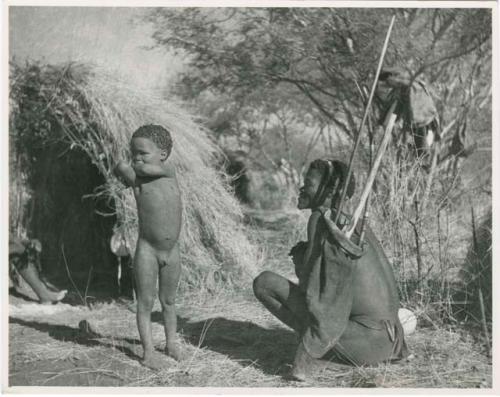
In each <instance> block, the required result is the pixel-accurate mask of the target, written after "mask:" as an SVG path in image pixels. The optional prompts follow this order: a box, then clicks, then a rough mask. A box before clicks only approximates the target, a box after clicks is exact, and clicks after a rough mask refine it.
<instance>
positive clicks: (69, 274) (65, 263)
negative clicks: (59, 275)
mask: <svg viewBox="0 0 500 397" xmlns="http://www.w3.org/2000/svg"><path fill="white" fill-rule="evenodd" d="M61 252H62V256H63V260H64V266H65V267H66V273H67V274H68V278H69V281H71V284H72V285H73V287H74V288H75V290H76V292H77V293H78V296H80V299H81V300H82V303H83V304H84V305H85V306H87V304H86V303H85V299H84V298H83V296H82V294H81V293H80V290H79V289H78V287H77V286H76V284H75V282H74V281H73V277H71V273H70V271H69V267H68V262H67V261H66V255H65V254H64V243H62V244H61Z"/></svg>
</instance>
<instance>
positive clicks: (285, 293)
mask: <svg viewBox="0 0 500 397" xmlns="http://www.w3.org/2000/svg"><path fill="white" fill-rule="evenodd" d="M253 291H254V294H255V296H256V297H257V299H258V300H259V301H261V302H262V304H263V305H264V306H265V307H266V308H267V309H268V310H269V311H270V312H271V313H272V314H273V315H274V316H276V317H277V318H278V319H279V320H281V321H282V322H283V323H285V324H286V325H288V326H289V327H290V328H292V329H293V330H295V331H296V332H298V333H299V334H302V333H303V332H304V330H305V329H306V327H307V324H308V317H309V315H308V310H307V305H306V298H305V294H304V292H302V291H301V290H300V289H299V287H298V286H297V285H296V284H294V283H292V282H291V281H289V280H287V279H286V278H284V277H281V276H280V275H278V274H276V273H273V272H270V271H265V272H262V273H261V274H260V275H259V276H257V277H256V278H255V280H254V282H253Z"/></svg>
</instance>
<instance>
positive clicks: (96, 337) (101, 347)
mask: <svg viewBox="0 0 500 397" xmlns="http://www.w3.org/2000/svg"><path fill="white" fill-rule="evenodd" d="M178 307H179V310H178V314H179V327H178V328H179V334H180V340H181V344H182V347H183V349H184V351H185V353H186V360H185V361H183V362H181V363H177V362H175V361H173V360H172V359H170V358H168V357H166V356H165V358H164V360H165V361H164V364H165V367H164V368H163V369H162V370H160V371H159V372H155V371H151V370H149V369H147V368H144V367H142V366H141V365H140V363H139V361H138V358H139V355H140V354H141V348H140V344H139V336H138V332H137V328H136V325H135V315H134V313H132V312H131V311H129V310H128V309H127V306H126V305H123V304H118V303H111V304H109V303H108V304H96V305H95V306H94V307H93V308H92V309H89V308H86V307H83V306H71V305H68V304H62V303H60V304H57V305H53V306H41V305H38V304H36V303H33V302H29V301H25V300H23V299H22V298H20V297H13V296H11V301H10V324H9V363H10V368H9V385H10V386H27V385H37V386H83V387H85V386H168V387H171V386H175V387H189V386H197V387H200V386H201V387H204V386H210V387H226V386H228V387H283V386H288V387H290V386H292V387H310V386H314V387H404V388H414V387H436V388H439V387H452V388H454V387H457V388H478V387H480V388H484V387H486V388H488V387H491V384H492V379H491V376H492V375H491V361H490V360H489V359H488V358H487V357H486V356H485V355H484V354H482V353H480V352H479V351H478V350H479V348H478V346H477V345H476V344H475V343H474V341H473V340H472V338H471V337H468V336H467V334H464V333H458V332H455V331H452V330H451V329H432V328H421V327H420V328H419V329H418V330H417V332H416V333H415V334H413V335H411V336H409V337H408V338H407V342H408V345H409V347H410V349H411V351H412V352H413V355H414V357H413V358H412V359H411V360H405V361H402V362H400V363H397V364H387V365H385V364H384V365H380V366H377V367H369V368H350V367H335V366H332V367H330V368H326V369H323V370H322V371H319V372H318V373H317V375H316V376H315V377H314V379H312V380H311V381H310V382H308V383H297V382H291V381H288V380H286V378H285V375H286V373H287V371H288V370H289V368H290V363H291V360H292V358H293V353H294V348H295V345H296V343H297V339H296V336H295V335H294V333H292V332H291V331H290V330H289V329H288V328H286V327H284V326H282V325H281V324H280V323H279V322H278V321H276V320H275V319H274V318H272V317H271V316H270V315H268V314H267V313H266V312H265V311H264V310H263V309H262V308H261V307H260V305H259V304H258V303H257V302H256V301H255V299H254V298H253V297H252V295H251V291H249V290H247V291H242V292H239V293H238V294H234V293H233V294H230V293H227V292H224V291H221V292H220V293H219V294H217V293H215V294H212V296H211V297H210V299H208V298H206V295H205V294H202V293H200V294H199V296H196V295H190V296H186V297H182V296H181V297H180V299H179V305H178ZM152 319H153V333H154V339H155V343H157V349H158V350H161V349H162V347H163V345H162V344H163V343H164V337H163V328H162V326H161V323H160V321H161V313H160V311H159V306H155V310H154V312H153V315H152ZM82 320H87V321H88V323H89V324H91V326H92V328H93V331H95V333H93V334H92V333H88V332H85V331H82V330H81V329H80V328H79V323H80V322H81V321H82ZM159 354H160V353H159Z"/></svg>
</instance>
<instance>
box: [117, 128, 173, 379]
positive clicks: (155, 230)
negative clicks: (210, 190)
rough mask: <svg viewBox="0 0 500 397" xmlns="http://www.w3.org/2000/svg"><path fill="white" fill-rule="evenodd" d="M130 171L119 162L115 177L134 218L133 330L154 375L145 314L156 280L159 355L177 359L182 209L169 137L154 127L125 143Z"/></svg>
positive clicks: (156, 364)
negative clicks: (129, 193)
mask: <svg viewBox="0 0 500 397" xmlns="http://www.w3.org/2000/svg"><path fill="white" fill-rule="evenodd" d="M130 149H131V152H132V165H131V166H130V165H128V164H126V163H125V162H123V161H121V162H120V163H119V164H118V165H117V166H116V170H115V172H116V174H117V176H119V177H120V178H121V179H122V181H123V182H124V183H125V184H126V185H127V186H129V187H132V188H133V189H134V195H135V200H136V203H137V215H138V218H139V237H138V240H137V248H136V250H135V258H134V276H135V280H136V285H137V327H138V328H139V335H140V337H141V342H142V346H143V348H144V357H143V360H142V363H143V364H144V365H145V366H147V367H149V368H152V369H158V368H160V367H161V366H162V365H161V359H160V358H158V357H157V356H156V355H155V354H154V353H153V351H154V346H153V339H152V332H151V311H152V309H153V303H154V300H155V294H156V282H157V280H158V274H159V279H160V283H159V284H160V286H159V298H160V302H161V307H162V312H163V323H164V327H165V337H166V347H165V353H166V354H167V355H169V356H170V357H172V358H174V359H175V360H180V359H181V357H180V356H181V354H180V350H179V346H178V344H177V342H176V330H177V317H176V313H175V295H176V290H177V284H178V282H179V276H180V270H181V268H180V254H179V242H178V239H179V233H180V230H181V221H182V204H181V196H180V191H179V186H178V184H177V179H176V176H175V169H174V167H173V166H172V165H171V164H170V162H167V159H168V157H169V155H170V152H171V149H172V138H171V136H170V133H169V132H168V131H167V130H166V129H165V128H163V127H161V126H158V125H145V126H142V127H140V128H139V129H137V131H135V132H134V134H133V136H132V139H131V141H130Z"/></svg>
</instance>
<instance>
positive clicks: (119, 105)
mask: <svg viewBox="0 0 500 397" xmlns="http://www.w3.org/2000/svg"><path fill="white" fill-rule="evenodd" d="M29 101H31V102H29ZM33 102H35V104H33ZM27 104H28V105H27ZM27 107H29V112H30V113H29V114H28V115H27V113H26V108H27ZM23 112H24V114H23ZM22 117H24V118H25V120H24V123H25V124H24V125H23V124H22V120H21V122H20V121H19V120H20V119H21V118H22ZM16 118H17V122H16ZM26 118H29V120H26ZM35 121H36V124H35ZM150 123H153V124H160V125H163V126H165V127H166V128H167V129H168V130H170V131H171V134H172V137H173V140H174V146H173V150H172V154H171V160H172V162H173V163H174V164H175V166H176V168H177V174H178V180H179V185H180V188H181V192H182V197H183V211H184V213H183V215H184V218H183V219H184V223H183V231H182V235H181V253H182V257H183V264H184V265H185V268H186V269H188V270H187V271H186V272H185V274H187V278H186V277H185V278H184V279H185V280H187V281H188V282H189V283H191V284H196V283H198V282H200V281H202V280H205V281H206V282H208V280H210V281H213V280H216V281H217V280H224V281H229V280H234V279H241V277H240V276H241V275H242V274H250V275H253V274H254V273H255V269H256V261H257V256H256V250H255V248H254V247H253V246H252V245H251V244H250V242H249V241H248V240H247V237H246V235H245V233H244V230H243V229H242V226H241V222H240V221H241V219H242V213H241V208H240V206H239V204H238V203H237V201H236V200H235V198H234V197H233V196H232V194H231V193H230V191H229V188H228V184H227V177H226V175H224V174H223V173H221V172H219V171H217V170H216V169H215V168H214V165H215V164H216V162H217V158H218V156H220V152H219V150H218V148H217V147H216V146H215V144H214V143H213V142H212V141H211V140H210V139H209V137H208V134H207V131H206V130H205V129H204V128H203V127H201V126H200V125H199V124H198V123H197V122H196V121H195V120H194V118H193V117H192V116H191V115H189V114H188V113H187V112H186V111H185V110H184V109H183V108H182V107H181V106H179V105H178V104H176V103H175V101H174V100H171V99H170V98H169V99H168V100H167V99H165V98H164V96H163V95H162V94H161V92H159V91H153V90H151V89H143V88H140V87H137V86H133V85H131V84H130V83H129V82H128V81H127V80H126V79H125V78H122V77H120V76H117V75H116V74H113V73H111V72H109V71H106V70H102V69H99V68H96V67H90V66H88V65H83V64H75V63H70V64H66V65H62V66H49V65H36V64H35V65H34V64H28V65H25V66H22V67H20V66H16V65H13V66H12V68H11V139H13V140H14V142H15V141H16V140H17V141H22V142H24V145H17V146H18V147H19V146H20V147H23V146H24V147H27V148H28V149H29V148H35V147H40V146H43V145H50V144H51V143H53V142H55V141H57V142H59V143H60V142H61V141H63V142H64V143H65V144H66V145H67V148H68V150H70V152H71V151H83V152H84V153H85V154H86V155H87V156H88V157H89V159H90V160H91V161H92V163H93V164H94V165H95V166H96V167H97V169H98V170H99V173H100V174H101V175H102V176H103V177H104V180H105V183H104V184H103V185H102V186H99V188H98V189H96V191H95V192H94V194H93V197H95V198H105V199H106V200H108V203H109V204H110V208H114V210H115V215H116V218H117V224H116V226H115V229H116V228H119V229H122V230H123V231H124V232H125V234H126V236H127V240H128V241H129V243H130V244H129V245H130V246H131V247H134V246H135V236H136V234H137V216H136V208H135V202H134V198H133V194H132V192H131V191H130V189H124V188H123V186H122V185H121V184H120V182H119V181H118V180H117V179H116V178H115V176H114V175H113V172H112V170H113V167H114V165H115V164H116V161H117V159H118V158H126V157H127V156H128V147H129V141H130V137H131V135H132V133H133V131H134V130H135V129H137V128H138V127H139V126H141V125H144V124H150ZM27 125H28V126H29V128H28V127H27ZM37 127H38V129H37ZM35 140H37V141H35ZM108 215H110V214H108ZM231 275H236V276H237V277H231Z"/></svg>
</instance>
